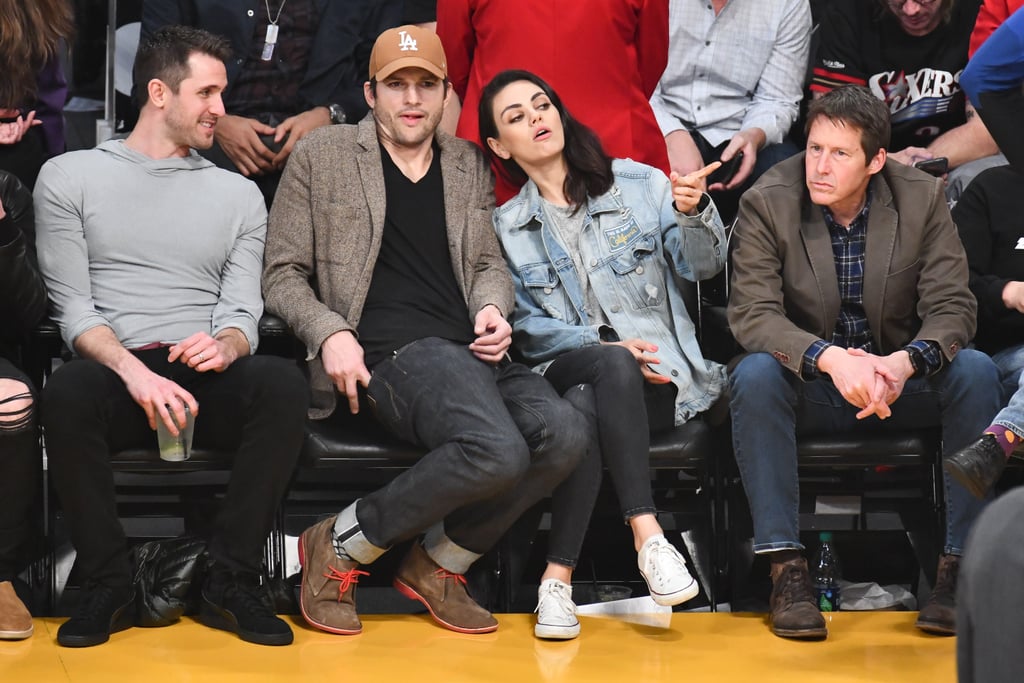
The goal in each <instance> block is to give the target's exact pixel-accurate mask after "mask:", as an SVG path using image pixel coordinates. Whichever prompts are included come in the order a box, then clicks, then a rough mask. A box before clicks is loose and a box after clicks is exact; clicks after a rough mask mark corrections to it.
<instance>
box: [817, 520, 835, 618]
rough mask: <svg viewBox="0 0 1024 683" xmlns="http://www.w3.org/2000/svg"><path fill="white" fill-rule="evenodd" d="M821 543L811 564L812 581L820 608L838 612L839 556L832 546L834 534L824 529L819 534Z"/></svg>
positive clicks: (823, 610)
mask: <svg viewBox="0 0 1024 683" xmlns="http://www.w3.org/2000/svg"><path fill="white" fill-rule="evenodd" d="M818 540H819V541H820V542H821V544H820V545H819V546H818V552H817V553H815V555H814V562H813V563H812V564H811V582H812V583H813V584H814V592H815V594H816V597H817V600H818V609H820V610H821V611H822V612H838V611H839V605H840V596H839V575H840V568H839V557H838V556H837V555H836V551H835V550H833V548H832V534H831V533H830V532H828V531H822V532H821V533H820V534H819V535H818Z"/></svg>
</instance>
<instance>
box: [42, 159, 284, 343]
mask: <svg viewBox="0 0 1024 683" xmlns="http://www.w3.org/2000/svg"><path fill="white" fill-rule="evenodd" d="M34 194H35V213H36V245H37V247H38V252H39V266H40V269H41V270H42V273H43V277H44V278H45V280H46V285H47V288H48V289H49V293H50V302H51V304H52V310H53V315H54V318H55V320H56V322H57V324H58V325H59V327H60V330H61V335H62V336H63V337H64V341H65V342H66V343H67V344H68V345H69V346H70V347H72V348H74V346H73V343H74V341H75V339H77V338H78V336H79V335H81V334H82V333H83V332H85V331H87V330H89V329H91V328H93V327H96V326H99V325H106V326H107V327H110V328H111V329H112V330H113V331H114V334H115V335H117V338H118V339H119V340H120V342H121V343H122V344H123V345H124V346H125V347H126V348H129V349H133V348H138V347H140V346H145V345H146V344H150V343H153V342H163V343H175V342H178V341H181V340H182V339H185V338H186V337H188V336H190V335H192V334H194V333H196V332H200V331H202V332H207V333H209V334H211V335H216V334H217V333H218V332H220V331H221V330H224V329H226V328H229V327H235V328H238V329H239V330H241V331H242V332H243V333H245V336H246V337H247V338H248V340H249V346H250V348H251V349H252V350H255V349H256V343H257V340H258V332H257V322H258V320H259V317H260V316H261V315H262V313H263V299H262V297H261V296H260V273H261V271H262V268H263V244H264V240H265V238H266V228H267V211H266V208H265V206H264V203H263V197H262V195H261V194H260V192H259V189H257V187H256V185H255V183H253V182H251V181H249V180H247V179H246V178H244V177H242V176H240V175H238V174H236V173H231V172H229V171H224V170H221V169H219V168H217V167H216V166H214V165H213V164H212V163H210V162H209V161H206V160H205V159H203V158H202V157H200V156H199V155H197V154H196V153H195V152H193V153H192V154H191V156H188V157H184V158H182V157H173V158H169V159H150V158H149V157H147V156H145V155H143V154H140V153H139V152H135V151H133V150H131V149H129V148H128V147H127V146H126V145H125V144H124V141H123V140H111V141H108V142H104V143H102V144H101V145H99V146H98V147H96V148H95V149H91V150H84V151H79V152H69V153H67V154H62V155H60V156H58V157H55V158H54V159H51V160H50V161H48V162H47V163H46V164H45V165H44V166H43V169H42V170H41V171H40V173H39V179H38V180H37V182H36V188H35V193H34Z"/></svg>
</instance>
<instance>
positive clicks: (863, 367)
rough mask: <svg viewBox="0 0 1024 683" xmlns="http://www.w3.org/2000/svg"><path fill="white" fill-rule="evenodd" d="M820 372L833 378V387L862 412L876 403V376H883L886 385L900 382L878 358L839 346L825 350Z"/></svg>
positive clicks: (819, 365) (820, 359)
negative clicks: (886, 382) (889, 382)
mask: <svg viewBox="0 0 1024 683" xmlns="http://www.w3.org/2000/svg"><path fill="white" fill-rule="evenodd" d="M852 351H857V349H853V350H852ZM818 369H819V370H821V372H824V373H827V374H828V375H829V377H831V378H832V383H833V384H835V385H836V389H838V390H839V393H840V394H842V396H843V398H844V399H846V401H847V402H848V403H850V404H851V405H853V406H855V407H857V408H861V409H864V408H866V407H868V406H869V405H872V404H874V403H875V402H876V396H877V393H878V388H877V381H876V377H875V375H876V374H877V375H881V377H882V379H883V380H884V381H891V382H895V381H896V379H897V376H896V375H895V374H893V373H892V371H891V370H890V369H889V367H888V366H887V365H885V364H883V363H879V362H878V357H877V356H873V355H871V354H867V353H864V352H863V351H861V352H859V353H852V352H850V351H848V350H847V349H844V348H841V347H839V346H830V347H828V348H827V349H825V351H824V352H823V353H822V354H821V356H819V357H818ZM871 412H872V413H873V412H875V411H874V410H872V411H871ZM869 414H870V413H869ZM858 417H859V414H858Z"/></svg>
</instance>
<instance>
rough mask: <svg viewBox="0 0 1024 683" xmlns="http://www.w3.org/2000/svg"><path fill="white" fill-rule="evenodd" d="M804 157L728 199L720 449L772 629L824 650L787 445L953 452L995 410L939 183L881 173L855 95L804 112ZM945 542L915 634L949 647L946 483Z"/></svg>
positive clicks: (951, 511)
mask: <svg viewBox="0 0 1024 683" xmlns="http://www.w3.org/2000/svg"><path fill="white" fill-rule="evenodd" d="M807 121H808V123H807V126H808V128H807V131H808V137H807V149H806V151H805V153H804V154H801V155H798V156H796V157H793V158H792V159H789V160H787V161H785V162H783V163H781V164H779V165H778V166H776V167H775V168H774V169H772V170H771V171H770V172H768V173H767V174H765V175H764V176H763V177H762V178H761V179H760V181H759V182H758V183H757V184H756V185H755V186H754V187H753V188H752V189H751V190H750V191H748V192H747V193H746V195H744V197H743V200H742V202H741V204H740V212H739V220H738V224H737V228H736V235H735V240H736V249H735V252H734V255H733V258H734V271H733V282H732V293H731V297H730V301H729V323H730V325H731V327H732V330H733V332H734V334H735V335H736V339H737V340H738V341H739V343H740V344H741V345H742V346H743V347H744V348H745V349H746V350H747V351H749V352H750V354H749V355H747V356H746V357H744V358H743V359H742V360H741V361H740V362H739V363H738V364H737V365H736V367H735V368H734V369H733V371H732V375H731V378H730V382H731V389H732V399H731V409H732V416H733V448H734V450H735V454H736V461H737V463H738V464H739V467H740V473H741V475H742V478H743V485H744V488H745V489H746V492H747V498H748V500H749V501H750V508H751V513H752V515H753V520H754V551H755V552H756V553H767V554H769V555H770V558H771V576H772V584H773V586H772V594H771V625H772V631H773V632H774V633H775V634H776V635H779V636H783V637H790V638H824V637H825V636H826V635H827V631H826V628H825V621H824V619H822V617H821V615H820V613H819V612H818V609H817V606H816V600H815V596H814V593H813V592H812V587H811V583H810V579H809V575H808V569H807V563H806V561H805V560H804V558H803V557H802V556H801V551H802V550H803V546H802V545H801V543H800V533H799V532H800V529H799V517H798V505H799V490H798V482H797V457H796V452H797V450H796V439H797V436H798V435H802V434H811V433H835V432H844V431H849V432H859V433H867V432H882V431H890V430H900V429H911V428H921V427H931V426H935V427H941V429H942V442H943V451H944V454H952V453H955V452H956V451H957V450H958V449H959V448H962V447H963V446H964V445H966V444H967V443H969V442H970V441H971V440H972V439H973V438H974V436H975V435H976V434H977V433H978V432H979V431H980V430H981V429H982V428H984V427H985V426H986V425H988V423H989V419H990V418H991V417H992V415H994V414H995V412H994V411H995V410H998V405H999V380H998V373H997V371H996V368H995V365H994V364H993V363H992V361H991V360H990V359H989V358H988V356H986V355H984V354H982V353H980V352H977V351H974V350H972V349H964V348H963V347H964V346H965V345H966V344H967V342H968V341H970V339H971V336H972V335H973V334H974V327H975V308H976V307H975V302H974V297H973V296H972V295H971V293H970V291H969V290H968V288H967V260H966V257H965V256H964V251H963V247H962V246H961V244H960V241H959V238H958V237H957V233H956V228H955V227H954V225H953V222H952V219H951V218H950V215H949V211H948V210H947V208H946V202H945V198H944V195H943V189H942V183H941V181H940V180H938V179H935V178H932V177H930V176H928V175H926V174H925V173H923V172H921V171H918V170H916V169H914V168H911V167H908V166H905V165H902V164H897V163H895V162H892V161H888V162H887V161H886V151H885V146H886V145H887V144H888V142H889V113H888V111H887V110H886V108H885V105H884V104H883V103H881V102H880V101H879V100H877V99H875V98H874V97H873V96H872V94H871V92H870V91H868V90H867V89H865V88H863V87H859V86H850V87H846V88H840V89H837V90H834V91H832V92H830V93H828V94H827V95H825V96H824V97H822V98H820V99H818V100H815V101H814V102H813V103H812V104H811V106H810V109H809V111H808V116H807ZM945 490H946V492H947V501H946V503H947V504H946V542H945V547H944V550H943V554H942V556H941V557H940V558H939V571H938V579H937V581H936V585H935V587H934V589H933V591H932V594H931V597H930V599H929V601H928V603H927V604H926V605H925V606H924V608H923V609H922V610H921V613H920V615H919V618H918V620H917V625H918V627H919V628H922V629H924V630H926V631H930V632H934V633H942V634H952V633H955V619H954V609H953V607H954V602H953V601H954V594H955V589H956V576H957V568H958V566H959V557H960V555H961V553H962V552H963V549H964V541H965V538H966V536H967V531H968V528H969V527H970V524H971V522H972V521H973V520H974V519H975V517H976V516H977V515H978V513H979V512H980V511H981V508H982V506H983V505H984V503H983V501H979V500H977V499H976V498H974V497H973V496H972V495H971V494H970V493H969V492H968V491H967V490H966V489H965V488H964V487H963V486H961V485H960V484H958V483H956V482H953V481H951V480H950V479H949V478H948V476H947V480H946V486H945Z"/></svg>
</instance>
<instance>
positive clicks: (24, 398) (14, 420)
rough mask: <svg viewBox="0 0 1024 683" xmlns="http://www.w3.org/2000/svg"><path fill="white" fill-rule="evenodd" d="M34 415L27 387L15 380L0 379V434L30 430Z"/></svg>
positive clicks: (33, 405)
mask: <svg viewBox="0 0 1024 683" xmlns="http://www.w3.org/2000/svg"><path fill="white" fill-rule="evenodd" d="M35 414H36V411H35V402H34V401H33V400H32V392H31V391H30V390H29V388H28V385H26V384H25V383H24V382H22V381H20V380H16V379H6V378H5V379H0V433H13V432H22V431H25V430H27V429H29V428H31V426H32V424H33V423H34V421H35Z"/></svg>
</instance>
